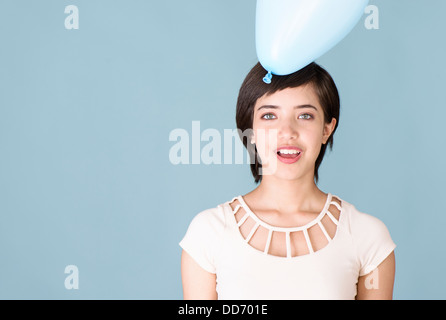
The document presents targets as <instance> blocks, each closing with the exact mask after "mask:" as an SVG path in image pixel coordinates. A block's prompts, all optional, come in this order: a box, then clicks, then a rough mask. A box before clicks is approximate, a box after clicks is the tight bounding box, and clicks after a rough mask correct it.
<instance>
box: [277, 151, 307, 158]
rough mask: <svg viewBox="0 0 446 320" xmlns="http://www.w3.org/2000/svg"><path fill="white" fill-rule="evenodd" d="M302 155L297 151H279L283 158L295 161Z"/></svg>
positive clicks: (278, 153)
mask: <svg viewBox="0 0 446 320" xmlns="http://www.w3.org/2000/svg"><path fill="white" fill-rule="evenodd" d="M300 154H301V152H300V151H297V150H287V149H282V150H279V151H277V155H278V156H280V157H283V158H289V159H293V158H296V157H298V156H299V155H300Z"/></svg>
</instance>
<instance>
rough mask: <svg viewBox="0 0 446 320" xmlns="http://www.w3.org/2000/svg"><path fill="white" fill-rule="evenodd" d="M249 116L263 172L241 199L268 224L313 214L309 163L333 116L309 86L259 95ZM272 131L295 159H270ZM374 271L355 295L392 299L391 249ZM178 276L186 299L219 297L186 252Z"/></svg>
mask: <svg viewBox="0 0 446 320" xmlns="http://www.w3.org/2000/svg"><path fill="white" fill-rule="evenodd" d="M253 118H254V120H253V132H254V135H253V137H252V143H255V144H256V146H257V150H258V152H259V155H260V157H261V159H262V163H263V164H264V169H265V171H264V175H262V180H261V182H260V184H259V186H258V187H257V188H256V189H254V190H253V191H251V192H250V193H248V194H246V195H244V196H243V197H244V199H245V201H246V202H247V203H248V205H249V206H250V207H251V208H252V209H254V210H255V212H256V213H257V214H259V215H261V216H262V218H264V219H265V220H268V222H269V223H270V224H272V225H278V226H286V225H289V226H293V225H296V224H302V223H305V222H308V220H311V219H313V218H315V217H316V216H317V215H318V214H319V212H320V210H321V208H322V207H323V206H324V203H325V200H326V197H327V194H326V193H324V192H322V191H321V190H320V189H319V188H318V187H317V185H316V183H315V181H314V166H315V162H316V159H317V156H318V154H319V151H320V147H321V144H326V143H327V141H328V139H329V137H330V135H331V133H332V132H333V130H334V128H335V125H336V119H334V118H333V119H331V121H329V122H327V121H326V119H324V113H323V108H322V106H321V105H320V103H319V101H318V97H317V95H316V94H315V92H314V90H313V88H312V86H311V85H305V86H301V87H298V88H288V89H284V90H281V91H278V92H276V93H274V94H272V95H268V96H263V97H261V98H260V99H259V100H258V101H257V102H256V105H255V107H254V117H253ZM272 132H274V134H275V136H274V138H275V139H276V137H277V145H278V146H297V147H299V148H300V149H302V150H303V152H302V156H301V158H300V159H299V161H298V162H296V163H294V164H291V165H290V164H284V163H281V162H280V161H279V162H277V161H276V162H274V160H275V159H276V148H275V147H272V146H271V145H270V143H268V141H270V140H268V139H269V138H270V137H269V136H268V133H272ZM257 133H259V134H257ZM260 133H262V134H260ZM265 133H266V134H265ZM268 163H271V164H272V163H274V165H271V166H270V167H271V168H273V169H272V170H271V172H268ZM373 275H374V277H373V282H374V283H373V286H370V281H371V278H370V277H371V276H370V274H368V275H364V276H361V277H358V284H357V296H356V299H357V300H373V299H375V300H390V299H392V297H393V285H394V279H395V255H394V253H393V252H392V253H391V254H390V255H389V256H388V257H387V258H386V259H385V260H384V261H383V262H382V263H381V264H380V265H379V266H378V267H377V269H375V271H373ZM181 276H182V282H183V298H184V299H185V300H189V299H193V300H195V299H197V300H198V299H199V300H210V299H212V300H213V299H217V298H218V295H217V292H216V275H215V274H213V273H209V272H207V271H206V270H204V269H202V268H201V267H200V266H199V265H198V264H197V263H196V262H195V261H194V260H193V259H192V258H191V257H190V256H189V255H188V254H187V253H186V252H185V251H183V253H182V258H181Z"/></svg>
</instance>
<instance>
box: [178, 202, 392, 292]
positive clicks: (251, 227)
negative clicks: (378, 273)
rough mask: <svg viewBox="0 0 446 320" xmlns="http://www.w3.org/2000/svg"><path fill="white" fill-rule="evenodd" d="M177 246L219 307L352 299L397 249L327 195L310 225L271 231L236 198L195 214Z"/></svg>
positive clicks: (380, 229) (378, 227)
mask: <svg viewBox="0 0 446 320" xmlns="http://www.w3.org/2000/svg"><path fill="white" fill-rule="evenodd" d="M180 246H181V247H182V248H183V249H184V250H185V251H186V252H187V253H188V254H189V255H190V256H191V257H192V258H193V259H194V260H195V261H196V262H197V263H198V264H199V265H200V266H201V267H202V268H203V269H204V270H206V271H208V272H210V273H215V274H216V278H217V293H218V299H252V300H262V299H354V298H355V296H356V284H357V281H358V277H359V276H363V275H366V274H368V273H370V272H372V271H373V270H374V269H375V268H376V267H377V266H378V265H379V264H380V263H381V262H382V261H383V260H384V259H385V258H386V257H387V256H388V255H389V254H390V253H391V252H392V251H393V250H394V249H395V247H396V245H395V243H394V242H393V241H392V239H391V237H390V234H389V232H388V230H387V228H386V226H385V225H384V224H383V223H382V222H381V221H380V220H378V219H377V218H375V217H373V216H371V215H368V214H365V213H362V212H359V211H358V210H357V209H356V208H355V207H354V206H353V205H351V204H349V203H347V202H345V201H343V200H341V199H340V198H339V197H334V196H332V195H331V194H330V193H329V194H328V195H327V200H326V203H325V206H324V208H323V209H322V211H321V212H320V214H319V215H318V216H317V217H316V218H315V219H313V220H311V221H310V222H309V223H306V224H305V225H302V226H296V227H278V226H272V225H270V224H268V223H267V222H266V221H264V220H262V219H260V218H259V217H258V216H257V215H256V214H255V213H254V212H253V211H252V210H251V209H250V208H249V207H248V206H247V204H246V203H245V201H244V199H243V197H242V196H237V197H234V198H233V199H232V200H231V201H227V202H225V203H223V204H220V205H218V206H217V207H215V208H211V209H207V210H204V211H202V212H200V213H199V214H197V215H196V216H195V217H194V219H193V220H192V222H191V224H190V225H189V228H188V230H187V232H186V235H185V236H184V238H183V239H182V240H181V242H180Z"/></svg>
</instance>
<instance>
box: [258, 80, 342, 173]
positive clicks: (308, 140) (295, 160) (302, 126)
mask: <svg viewBox="0 0 446 320" xmlns="http://www.w3.org/2000/svg"><path fill="white" fill-rule="evenodd" d="M335 124H336V119H334V118H333V119H332V120H331V121H330V122H329V123H325V119H324V112H323V109H322V106H321V105H320V103H319V99H318V97H317V95H316V94H315V92H314V90H313V87H312V85H304V86H300V87H297V88H287V89H284V90H281V91H277V92H275V93H273V94H271V95H264V96H263V97H261V98H260V99H258V100H257V102H256V104H255V106H254V120H253V132H254V137H253V139H252V142H254V143H255V144H256V148H257V151H258V154H259V157H260V159H261V162H262V172H260V174H262V175H264V176H265V175H274V176H276V177H278V178H281V179H286V180H295V179H300V178H302V177H306V176H308V177H310V176H311V177H312V178H314V167H315V162H316V159H317V157H318V155H319V152H320V150H321V146H322V144H325V143H327V140H328V138H329V137H330V135H331V133H332V132H333V130H334V127H335Z"/></svg>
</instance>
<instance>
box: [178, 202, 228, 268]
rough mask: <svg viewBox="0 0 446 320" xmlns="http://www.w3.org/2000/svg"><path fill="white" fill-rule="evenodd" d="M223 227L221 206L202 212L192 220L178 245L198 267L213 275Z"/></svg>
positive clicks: (223, 220)
mask: <svg viewBox="0 0 446 320" xmlns="http://www.w3.org/2000/svg"><path fill="white" fill-rule="evenodd" d="M224 227H225V219H224V211H223V208H222V207H221V206H218V207H216V208H212V209H207V210H204V211H202V212H200V213H199V214H197V215H196V216H195V217H194V218H193V219H192V222H191V223H190V224H189V227H188V229H187V232H186V235H185V236H184V238H183V239H182V240H181V241H180V243H179V244H180V246H181V248H183V250H184V251H186V252H187V253H188V254H189V255H190V256H191V257H192V258H193V259H194V260H195V262H197V263H198V265H199V266H200V267H202V268H203V269H204V270H206V271H208V272H210V273H215V272H216V268H215V260H216V259H215V258H216V255H217V254H218V252H219V247H220V245H221V239H222V236H223V232H224Z"/></svg>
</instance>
